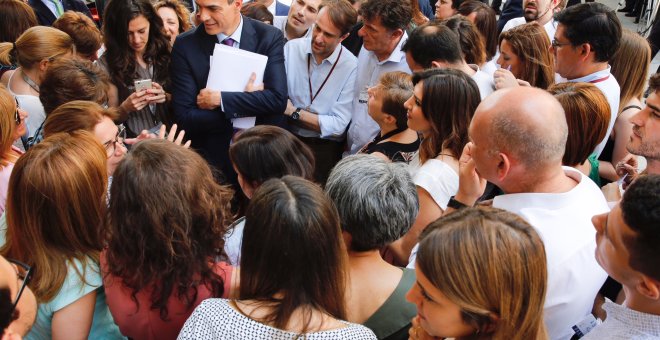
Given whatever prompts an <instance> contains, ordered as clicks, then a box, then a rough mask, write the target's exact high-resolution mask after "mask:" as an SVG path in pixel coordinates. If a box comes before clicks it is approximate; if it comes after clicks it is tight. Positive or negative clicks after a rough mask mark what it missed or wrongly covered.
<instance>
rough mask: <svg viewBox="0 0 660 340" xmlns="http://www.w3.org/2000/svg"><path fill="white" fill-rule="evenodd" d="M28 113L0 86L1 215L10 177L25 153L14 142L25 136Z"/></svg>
mask: <svg viewBox="0 0 660 340" xmlns="http://www.w3.org/2000/svg"><path fill="white" fill-rule="evenodd" d="M25 118H27V112H25V110H23V109H21V108H20V106H19V105H18V101H17V100H16V98H14V97H13V96H12V95H11V94H10V93H9V91H7V89H6V88H5V87H4V86H2V85H0V215H1V214H2V213H3V212H4V211H5V202H6V201H7V190H8V189H9V187H8V185H9V176H10V175H11V172H12V170H13V169H14V165H15V164H16V161H18V158H19V157H21V155H23V151H21V150H20V149H19V148H17V147H15V146H14V142H15V141H16V140H17V139H19V138H21V136H22V135H24V134H25V131H26V127H25Z"/></svg>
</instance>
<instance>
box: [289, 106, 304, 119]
mask: <svg viewBox="0 0 660 340" xmlns="http://www.w3.org/2000/svg"><path fill="white" fill-rule="evenodd" d="M300 111H302V109H301V108H296V110H295V111H293V113H291V119H293V120H298V119H300Z"/></svg>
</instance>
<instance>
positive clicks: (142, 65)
mask: <svg viewBox="0 0 660 340" xmlns="http://www.w3.org/2000/svg"><path fill="white" fill-rule="evenodd" d="M103 38H104V39H105V47H106V51H105V53H104V54H103V56H101V59H99V63H100V64H101V65H102V66H103V67H104V68H105V69H106V70H107V71H108V73H109V74H110V79H111V81H112V83H113V84H114V86H115V87H116V90H117V91H116V92H114V91H113V95H112V97H111V98H110V103H109V104H110V106H112V107H117V108H118V109H119V114H120V121H121V122H125V123H126V128H127V132H128V135H129V137H135V136H137V135H139V134H140V133H141V132H142V130H149V129H151V128H153V127H156V126H158V125H160V124H165V125H169V124H170V123H171V122H170V120H171V119H170V114H169V108H168V105H167V101H168V97H169V94H168V93H167V92H166V91H167V89H168V87H169V65H170V40H169V38H168V36H167V35H166V34H165V31H164V29H163V21H162V19H161V18H160V17H159V16H158V14H157V13H156V10H155V9H154V7H153V5H152V4H151V2H150V1H149V0H110V1H109V2H108V4H107V6H106V9H105V15H104V18H103ZM143 80H146V81H147V85H145V86H146V89H141V88H140V85H139V84H137V85H136V81H143Z"/></svg>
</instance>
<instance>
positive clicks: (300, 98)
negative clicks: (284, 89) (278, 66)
mask: <svg viewBox="0 0 660 340" xmlns="http://www.w3.org/2000/svg"><path fill="white" fill-rule="evenodd" d="M284 60H285V61H284V65H285V66H286V74H287V85H288V87H289V99H291V103H292V104H293V106H295V107H299V108H303V109H305V110H307V111H311V112H313V113H316V114H317V115H318V118H319V125H320V127H321V133H318V132H316V131H312V130H308V129H304V128H301V127H298V126H296V125H291V131H292V132H293V133H295V134H296V135H299V136H303V137H316V138H324V139H331V140H335V141H342V140H343V138H344V132H345V131H346V127H347V126H348V123H350V121H351V109H352V106H353V97H354V96H353V90H354V88H355V76H356V70H357V58H355V56H354V55H353V54H352V53H351V52H350V51H349V50H348V49H346V48H345V47H343V46H342V45H341V44H339V45H338V46H337V48H335V51H334V52H332V54H331V55H330V56H329V57H327V58H325V59H323V60H322V61H321V63H320V64H317V63H316V58H314V56H313V54H312V39H311V38H304V39H294V40H291V41H289V42H287V43H286V45H284ZM308 60H309V66H310V67H309V71H308V69H307V65H308V63H307V62H308ZM335 63H336V64H337V65H336V66H335V67H334V70H332V74H330V77H328V74H329V73H330V70H331V69H332V68H333V65H335ZM310 75H311V78H310ZM326 78H327V81H326V83H325V85H323V87H322V88H321V84H323V81H324V80H326ZM310 80H311V91H312V96H313V95H316V93H317V91H318V90H319V89H321V90H320V92H318V95H317V96H316V98H315V99H314V101H313V102H312V98H311V97H310ZM310 103H311V105H310Z"/></svg>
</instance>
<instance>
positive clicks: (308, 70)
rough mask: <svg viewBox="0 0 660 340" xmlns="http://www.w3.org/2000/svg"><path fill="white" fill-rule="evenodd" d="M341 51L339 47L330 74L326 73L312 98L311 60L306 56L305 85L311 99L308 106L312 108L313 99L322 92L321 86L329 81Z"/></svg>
mask: <svg viewBox="0 0 660 340" xmlns="http://www.w3.org/2000/svg"><path fill="white" fill-rule="evenodd" d="M343 50H344V49H343V48H342V47H341V46H340V47H339V55H338V56H337V60H336V61H335V63H334V64H333V65H332V68H330V72H328V75H327V76H326V77H325V80H323V83H321V86H320V87H319V89H318V90H316V94H314V95H313V96H312V74H311V73H310V67H311V65H310V63H311V59H310V57H309V54H308V55H307V83H308V84H309V98H311V101H310V102H309V106H312V103H313V102H314V99H316V96H318V95H319V93H320V92H321V90H323V86H325V83H326V82H327V81H328V79H330V75H332V72H333V71H334V70H335V66H337V64H339V58H341V52H342V51H343ZM310 54H311V53H310ZM309 106H308V107H309Z"/></svg>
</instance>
